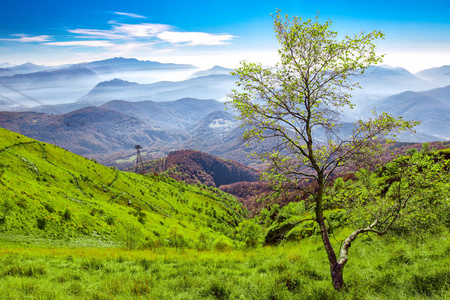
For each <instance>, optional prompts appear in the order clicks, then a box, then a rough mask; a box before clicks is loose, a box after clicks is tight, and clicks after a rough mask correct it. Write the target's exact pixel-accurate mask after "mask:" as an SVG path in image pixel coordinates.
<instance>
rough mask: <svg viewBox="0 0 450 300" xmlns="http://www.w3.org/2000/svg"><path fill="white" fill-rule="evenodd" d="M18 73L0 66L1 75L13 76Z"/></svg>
mask: <svg viewBox="0 0 450 300" xmlns="http://www.w3.org/2000/svg"><path fill="white" fill-rule="evenodd" d="M15 74H16V73H15V72H14V71H13V70H10V69H8V68H0V77H3V76H13V75H15Z"/></svg>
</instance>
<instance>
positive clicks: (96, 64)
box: [79, 57, 196, 74]
mask: <svg viewBox="0 0 450 300" xmlns="http://www.w3.org/2000/svg"><path fill="white" fill-rule="evenodd" d="M79 66H82V67H84V68H87V69H90V70H92V71H94V72H95V73H97V74H104V73H122V72H135V71H148V70H167V69H195V68H196V67H194V66H193V65H183V64H172V63H159V62H155V61H142V60H137V59H135V58H123V57H115V58H110V59H105V60H100V61H93V62H88V63H82V64H79Z"/></svg>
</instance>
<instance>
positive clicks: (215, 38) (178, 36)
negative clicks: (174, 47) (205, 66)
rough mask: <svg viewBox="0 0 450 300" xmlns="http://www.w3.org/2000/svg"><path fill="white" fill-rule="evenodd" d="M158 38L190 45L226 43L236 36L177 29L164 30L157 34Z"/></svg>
mask: <svg viewBox="0 0 450 300" xmlns="http://www.w3.org/2000/svg"><path fill="white" fill-rule="evenodd" d="M157 37H158V38H160V39H162V40H164V41H166V42H169V43H172V44H180V43H185V44H186V45H190V46H198V45H207V46H213V45H224V44H227V41H230V40H231V39H233V38H234V36H233V35H230V34H210V33H204V32H177V31H164V32H161V33H160V34H158V35H157Z"/></svg>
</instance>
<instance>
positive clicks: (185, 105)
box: [101, 98, 224, 128]
mask: <svg viewBox="0 0 450 300" xmlns="http://www.w3.org/2000/svg"><path fill="white" fill-rule="evenodd" d="M101 107H104V108H108V109H112V110H116V111H119V112H121V113H124V114H127V115H130V116H133V117H136V118H140V119H143V120H146V121H147V122H148V123H149V124H153V125H155V126H159V127H178V128H186V127H187V126H189V125H191V124H192V123H194V122H197V121H199V120H200V119H201V118H203V117H205V116H206V115H207V114H209V113H210V112H212V111H215V110H219V109H220V110H223V109H224V104H223V103H221V102H218V101H216V100H199V99H192V98H183V99H179V100H176V101H170V102H153V101H141V102H127V101H120V100H114V101H110V102H108V103H105V104H103V105H102V106H101Z"/></svg>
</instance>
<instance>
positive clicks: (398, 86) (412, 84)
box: [353, 66, 429, 95]
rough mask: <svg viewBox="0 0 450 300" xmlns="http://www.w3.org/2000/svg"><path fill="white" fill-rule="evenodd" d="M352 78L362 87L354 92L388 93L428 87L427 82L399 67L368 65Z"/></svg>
mask: <svg viewBox="0 0 450 300" xmlns="http://www.w3.org/2000/svg"><path fill="white" fill-rule="evenodd" d="M353 80H354V81H355V82H359V84H360V85H361V87H362V90H356V94H360V93H362V94H368V93H369V94H376V95H389V94H394V93H399V92H403V91H406V90H412V91H417V90H421V89H425V88H428V87H429V83H428V82H426V81H425V80H423V79H420V78H418V77H416V76H414V74H412V73H410V72H409V71H407V70H406V69H404V68H399V67H397V68H394V67H388V66H370V67H369V68H367V69H366V71H365V72H364V74H362V75H357V76H356V77H355V78H354V79H353Z"/></svg>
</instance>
